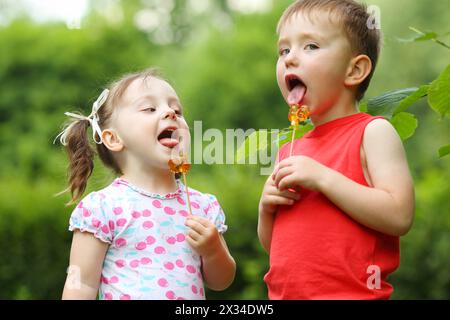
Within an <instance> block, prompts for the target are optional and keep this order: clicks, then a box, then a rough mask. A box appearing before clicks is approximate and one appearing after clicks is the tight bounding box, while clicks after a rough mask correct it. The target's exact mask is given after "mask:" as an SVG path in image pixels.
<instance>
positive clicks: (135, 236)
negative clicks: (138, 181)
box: [69, 178, 227, 300]
mask: <svg viewBox="0 0 450 320" xmlns="http://www.w3.org/2000/svg"><path fill="white" fill-rule="evenodd" d="M177 184H178V191H177V192H175V193H171V194H167V195H160V194H153V193H148V192H146V191H144V190H142V189H139V188H138V187H136V186H133V185H132V184H130V183H129V182H127V181H125V180H123V179H119V178H118V179H116V180H114V182H113V183H112V184H111V185H109V186H108V187H106V188H105V189H103V190H100V191H97V192H92V193H90V194H89V195H87V196H86V197H85V198H84V199H83V200H82V201H81V202H80V203H79V205H78V206H77V207H76V208H75V210H74V211H73V213H72V215H71V217H70V226H69V230H70V231H73V230H76V229H78V230H80V231H82V232H90V233H92V234H93V235H94V236H95V237H96V238H98V239H100V240H101V241H104V242H106V243H108V244H110V246H109V248H108V251H107V253H106V257H105V260H104V263H103V270H102V276H101V283H100V289H99V298H100V299H105V300H111V299H116V300H119V299H120V300H130V299H133V300H135V299H146V300H153V299H156V300H165V299H170V300H174V299H179V300H181V299H188V300H201V299H205V291H204V287H203V279H202V273H201V259H200V256H199V255H198V254H197V253H195V251H194V250H193V249H192V248H191V247H190V246H189V244H188V243H187V242H186V232H187V227H186V226H185V225H184V222H185V220H186V217H187V216H188V211H189V209H188V208H187V204H186V202H187V200H186V193H185V191H184V190H185V188H184V185H183V184H182V183H181V182H180V181H178V180H177ZM189 196H190V200H191V207H192V214H193V215H198V216H201V217H204V218H206V219H208V220H210V221H211V222H213V223H214V224H215V225H216V227H217V229H218V231H219V232H220V233H224V232H225V231H226V230H227V226H226V225H225V215H224V213H223V211H222V208H221V207H220V205H219V203H218V201H217V199H216V197H214V196H213V195H210V194H203V193H200V192H198V191H196V190H194V189H190V188H189Z"/></svg>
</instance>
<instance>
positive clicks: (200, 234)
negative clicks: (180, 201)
mask: <svg viewBox="0 0 450 320" xmlns="http://www.w3.org/2000/svg"><path fill="white" fill-rule="evenodd" d="M185 225H186V226H187V227H189V229H188V232H187V237H186V241H187V242H188V243H189V245H190V246H191V247H192V248H193V249H194V250H195V251H196V252H197V253H198V254H199V255H200V256H202V257H209V256H211V255H213V254H214V253H216V252H217V251H218V250H217V248H218V247H219V246H221V241H220V234H219V231H218V230H217V228H216V226H215V225H214V224H213V223H212V222H211V221H209V220H207V219H204V218H201V217H198V216H194V215H190V216H188V217H187V218H186V222H185Z"/></svg>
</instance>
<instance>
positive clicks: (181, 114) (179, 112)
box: [175, 110, 183, 117]
mask: <svg viewBox="0 0 450 320" xmlns="http://www.w3.org/2000/svg"><path fill="white" fill-rule="evenodd" d="M175 113H176V115H177V116H179V117H182V116H183V112H181V111H180V110H175Z"/></svg>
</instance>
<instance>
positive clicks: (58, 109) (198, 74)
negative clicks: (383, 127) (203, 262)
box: [0, 0, 450, 299]
mask: <svg viewBox="0 0 450 320" xmlns="http://www.w3.org/2000/svg"><path fill="white" fill-rule="evenodd" d="M108 2H110V1H98V2H97V1H95V2H93V6H94V7H95V4H98V5H99V6H100V7H101V8H103V7H102V6H103V5H104V4H106V3H108ZM290 2H291V1H287V0H283V1H274V8H273V10H272V12H270V13H267V14H252V15H242V14H238V13H235V12H231V11H230V10H229V8H227V6H226V1H220V2H219V1H214V2H211V3H214V7H213V9H211V10H210V11H207V12H206V13H204V14H202V15H200V16H195V18H193V14H192V13H191V12H189V11H188V9H187V8H186V6H185V5H184V3H185V1H181V0H176V1H175V8H174V12H173V17H172V20H171V21H172V24H173V31H174V37H175V39H176V42H175V43H173V44H169V45H167V46H161V45H157V44H156V43H154V42H152V41H150V40H149V39H153V36H154V35H155V33H158V32H159V31H155V32H153V33H152V34H149V33H146V32H143V31H138V30H137V29H136V28H135V26H134V25H133V21H134V19H133V15H134V13H135V12H136V10H139V9H140V8H142V1H137V0H135V1H121V2H118V3H121V5H122V6H124V8H125V9H126V10H124V20H123V22H122V23H121V24H114V23H110V22H109V21H107V19H105V18H104V17H103V16H102V14H101V12H100V13H96V12H95V11H92V12H91V13H90V15H89V16H88V18H87V19H86V20H85V21H83V24H82V25H83V28H82V29H81V30H68V29H67V28H66V27H65V26H64V25H63V24H61V23H46V24H36V23H33V22H31V21H30V20H27V19H19V20H16V21H14V22H13V23H12V24H10V25H8V26H0V47H1V49H0V79H1V81H0V86H1V94H0V159H1V160H0V161H1V162H0V163H1V166H0V299H59V297H60V296H61V292H62V287H63V283H64V280H65V276H66V268H67V265H68V256H69V250H70V240H71V233H70V232H68V231H67V227H68V220H69V216H70V213H71V210H72V207H65V206H64V203H65V202H67V201H68V196H67V195H66V196H62V197H54V196H53V195H54V194H55V193H57V192H59V191H61V190H62V189H64V185H65V182H64V179H65V169H66V156H65V154H64V152H63V151H62V149H61V147H60V146H55V145H53V144H52V142H53V139H54V138H55V136H56V135H57V134H58V132H59V130H60V128H61V125H62V123H63V122H64V121H65V120H66V119H65V116H64V115H63V113H64V112H65V111H75V110H81V111H82V112H83V113H85V114H88V113H89V112H90V108H91V104H92V102H93V101H94V100H95V99H96V97H97V96H98V94H99V93H100V92H101V89H102V87H103V86H104V85H105V84H106V83H107V82H109V81H111V80H112V79H114V78H115V77H117V76H118V75H121V74H123V73H126V72H130V71H134V70H137V69H142V68H145V67H149V66H153V65H157V66H161V67H162V70H163V73H164V74H165V75H166V76H167V77H168V78H169V79H170V80H171V82H173V83H174V86H175V89H176V90H177V92H178V94H179V96H180V98H181V100H182V102H183V105H184V107H185V110H186V114H187V118H188V120H189V122H190V124H191V123H192V121H194V120H202V121H203V127H204V128H203V129H204V130H205V129H207V128H209V127H216V128H221V129H224V128H242V129H248V128H279V127H283V124H285V123H287V120H286V115H287V111H288V107H287V106H286V104H285V103H284V101H283V100H282V97H281V95H280V93H279V90H278V88H277V84H276V78H275V64H276V59H277V57H276V34H275V25H276V22H277V20H278V17H279V16H280V15H281V12H282V11H283V9H284V8H285V7H286V6H287V4H288V3H290ZM402 5H404V3H403V4H402V3H401V1H399V4H397V2H393V1H389V4H388V6H389V8H391V9H392V10H395V8H397V7H396V6H402ZM407 5H408V8H410V10H411V15H410V16H409V18H410V19H414V21H416V19H419V21H420V17H417V18H416V16H421V15H427V14H428V16H426V17H424V21H423V22H424V23H427V26H428V23H430V24H431V26H430V27H436V28H437V26H439V23H441V24H442V23H444V21H448V14H447V16H445V15H443V16H442V18H440V19H441V21H440V20H439V17H440V15H439V13H440V12H444V10H441V11H439V10H437V9H436V10H437V11H433V10H435V9H434V8H437V5H436V7H435V5H434V4H433V5H430V4H428V2H426V3H425V2H423V3H421V2H420V1H419V2H417V3H415V4H410V3H409V2H408V3H407ZM445 8H446V7H445ZM436 12H437V13H436ZM223 15H225V17H226V18H228V19H229V20H226V21H229V22H230V25H229V26H228V27H226V26H225V27H223V26H222V27H221V26H217V25H216V24H214V22H216V20H217V21H218V20H219V19H218V18H217V17H222V18H223ZM415 15H416V16H415ZM431 15H434V18H433V19H429V17H430V16H431ZM209 16H211V17H209ZM427 17H428V18H427ZM402 18H403V15H402V17H399V18H396V19H395V22H391V21H390V20H388V19H386V20H385V21H384V22H386V25H387V26H388V27H387V30H385V33H386V34H388V35H392V34H395V33H398V32H402V30H403V28H404V25H406V23H407V22H409V21H408V20H406V21H405V20H401V19H402ZM407 18H408V16H406V17H405V19H407ZM397 20H399V21H400V22H398V21H397ZM389 23H395V24H396V25H395V26H394V27H392V28H391V27H389ZM397 24H398V25H397ZM426 38H430V41H433V39H434V34H433V35H427V36H426ZM435 39H436V40H438V41H442V40H443V37H442V36H437V37H436V38H435ZM416 45H417V46H419V43H416ZM434 47H436V49H435V50H436V51H426V50H429V49H428V48H427V46H424V48H423V50H422V51H421V49H420V48H419V49H417V50H414V52H413V50H410V48H407V49H402V48H401V47H400V46H399V45H397V44H396V43H390V42H389V38H388V39H387V45H386V56H384V57H383V59H382V60H381V64H380V68H379V69H378V70H377V71H376V74H375V78H374V80H373V81H372V86H371V87H372V88H374V89H372V90H374V91H373V92H385V91H387V90H389V89H390V88H402V87H405V86H407V85H408V84H413V85H414V84H416V83H417V84H420V83H430V82H431V81H432V80H433V79H434V78H435V77H436V75H437V74H438V73H439V72H440V70H442V64H444V63H445V64H447V63H448V60H446V59H447V58H445V59H442V52H441V51H438V50H442V48H443V47H442V46H441V47H438V46H434ZM434 47H433V48H434ZM389 50H392V52H390V51H389ZM402 50H403V51H402ZM424 50H425V51H424ZM416 51H417V52H416ZM444 51H446V50H445V49H444ZM399 52H403V53H404V55H405V57H406V58H405V59H404V60H402V61H398V56H399V55H400V56H402V57H403V55H401V54H399ZM445 53H447V52H445ZM409 54H410V55H409ZM419 54H422V57H426V59H421V60H418V59H417V56H420V55H419ZM446 57H448V56H446ZM383 63H385V64H384V65H383ZM389 63H393V64H394V65H395V67H396V68H397V67H398V69H396V70H395V72H394V71H393V68H392V66H390V65H389ZM419 64H420V72H418V70H417V69H415V68H416V66H417V65H419ZM446 70H448V68H447V69H446ZM377 77H379V78H377ZM404 79H407V83H406V84H405V83H404V82H403V81H404ZM438 79H444V80H443V81H444V82H445V81H447V80H445V79H448V71H445V72H444V73H443V74H442V75H441V76H440V77H439V78H438ZM386 83H387V84H388V85H389V87H388V88H385V87H383V85H384V84H386ZM433 84H434V89H433V90H437V92H434V93H432V94H430V95H433V96H434V98H432V99H431V100H432V101H431V102H430V105H431V104H432V105H434V106H435V107H436V110H437V111H438V112H439V114H443V112H445V114H447V115H448V109H446V105H447V107H448V103H447V104H445V103H443V102H442V101H447V99H448V95H446V94H442V95H441V94H439V92H440V90H447V89H448V86H447V84H446V82H445V83H443V82H442V81H441V80H436V81H435V82H433V83H431V85H424V86H421V87H419V88H418V89H414V90H411V91H408V94H404V95H403V96H401V97H400V96H399V99H398V100H395V101H393V100H391V101H392V104H391V107H390V108H391V109H389V108H387V109H386V107H385V109H383V110H387V111H386V112H388V114H390V115H391V116H393V118H392V121H393V122H394V123H398V125H399V126H402V127H403V126H404V127H405V128H404V129H405V130H404V129H401V130H400V129H398V130H399V132H401V131H402V130H404V132H405V133H404V134H401V135H403V137H407V136H408V135H409V134H410V132H411V131H412V129H413V127H415V126H410V125H409V124H411V123H413V122H412V121H414V120H415V121H418V122H419V123H420V126H419V127H417V130H416V132H415V136H414V138H413V139H409V140H407V141H406V142H405V145H406V149H407V152H408V156H409V159H410V165H411V168H412V171H413V175H414V179H415V182H416V194H417V210H416V214H417V218H416V221H415V224H414V226H413V229H412V231H411V233H410V234H408V235H407V236H406V237H405V238H404V239H403V242H402V263H401V267H400V269H399V270H398V271H397V272H396V273H394V274H393V275H392V281H393V283H394V285H395V289H396V291H395V296H394V297H395V298H397V299H405V298H413V299H420V298H439V299H448V298H449V297H450V296H449V292H450V288H449V285H450V280H449V272H448V265H450V256H449V252H450V246H449V244H450V241H449V239H448V234H449V230H450V224H449V220H448V219H449V215H448V212H450V207H449V202H448V194H449V192H450V190H449V184H448V181H449V180H450V165H449V163H448V159H449V158H448V157H444V158H442V159H440V160H438V159H437V157H436V154H435V153H434V152H435V150H436V149H438V148H439V147H440V146H441V145H444V144H448V141H444V139H446V138H447V137H448V136H449V135H450V132H449V129H448V128H449V126H448V118H447V117H444V118H443V119H441V120H440V122H438V123H436V119H434V118H433V116H436V113H434V112H431V113H427V112H425V111H424V110H427V109H425V108H424V106H425V103H424V102H425V99H421V98H423V97H425V96H426V94H428V91H429V90H431V89H430V87H431V86H433ZM441 88H442V89H441ZM446 88H447V89H446ZM436 93H437V94H436ZM447 93H448V90H447ZM372 96H373V97H375V96H376V94H372ZM428 98H429V99H430V97H428ZM366 106H367V104H366ZM362 107H364V106H362ZM406 111H408V113H411V114H414V116H415V118H416V119H414V118H413V117H412V116H411V115H408V114H405V112H406ZM405 124H408V125H405ZM291 129H292V128H289V129H284V130H281V131H280V135H279V136H278V137H277V138H276V139H275V140H274V141H271V140H270V139H269V138H270V135H267V134H266V135H265V136H262V138H261V144H260V145H258V147H261V149H264V148H272V147H273V146H274V145H276V144H283V143H285V142H286V141H288V140H290V138H291V134H292V131H290V130H291ZM310 129H311V127H310V126H304V127H300V128H299V130H296V131H297V132H296V133H297V134H298V135H301V134H304V132H305V131H307V130H310ZM266 132H268V131H266ZM264 138H266V139H264ZM449 149H450V148H449V146H448V145H447V146H446V147H443V148H441V151H440V155H441V156H445V155H447V154H449ZM244 150H245V146H244ZM430 150H431V151H430ZM242 156H243V157H244V160H246V158H245V157H246V151H245V152H244V151H242V149H241V157H242ZM446 161H447V162H446ZM111 178H112V175H111V173H109V172H108V171H106V170H105V169H103V168H102V166H101V165H100V164H99V163H98V162H96V163H95V170H94V176H93V177H92V179H91V180H90V183H89V186H88V190H87V192H90V191H92V190H95V189H99V188H101V187H103V186H105V185H107V184H108V183H109V182H110V181H111ZM265 179H266V177H264V176H261V175H260V174H259V170H258V168H257V167H256V166H248V165H246V166H244V165H235V166H219V165H217V166H206V165H203V166H194V167H193V169H192V170H191V172H190V177H189V182H190V184H191V185H192V187H194V188H197V189H199V190H202V191H205V192H209V193H212V194H215V195H216V196H217V197H218V199H219V201H220V203H221V205H222V206H223V208H224V210H225V213H226V215H227V224H228V225H229V231H228V232H227V233H226V234H225V238H226V240H227V243H228V246H229V248H230V251H231V253H232V255H233V256H234V258H235V259H236V262H237V276H236V280H235V282H234V283H233V285H232V286H231V287H230V288H229V289H228V290H226V291H224V292H211V291H208V292H207V296H208V297H209V298H214V299H215V298H221V299H265V298H267V292H266V287H265V284H264V282H263V276H264V274H265V272H267V270H268V256H267V254H266V253H265V252H264V251H263V249H262V248H261V245H260V244H259V241H258V237H257V234H256V226H257V208H258V202H259V197H260V192H261V190H262V186H263V184H264V181H265Z"/></svg>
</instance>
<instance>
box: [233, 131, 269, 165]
mask: <svg viewBox="0 0 450 320" xmlns="http://www.w3.org/2000/svg"><path fill="white" fill-rule="evenodd" d="M269 137H270V131H269V130H258V131H254V132H252V133H251V134H250V135H249V136H248V137H247V138H245V141H244V142H243V143H242V144H241V145H240V146H239V148H238V149H237V151H236V157H235V159H236V162H237V163H243V162H244V160H245V159H247V158H250V157H254V156H257V154H258V152H259V151H260V150H265V149H267V148H268V146H269V143H268V141H269V139H270V138H269Z"/></svg>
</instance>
